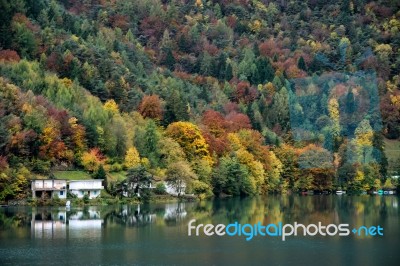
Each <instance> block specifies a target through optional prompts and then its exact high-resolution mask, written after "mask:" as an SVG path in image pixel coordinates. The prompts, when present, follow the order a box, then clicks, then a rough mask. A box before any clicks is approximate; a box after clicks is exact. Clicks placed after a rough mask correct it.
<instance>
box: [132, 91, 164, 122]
mask: <svg viewBox="0 0 400 266" xmlns="http://www.w3.org/2000/svg"><path fill="white" fill-rule="evenodd" d="M138 112H139V113H140V114H141V115H142V116H143V117H144V118H147V117H149V118H152V119H156V120H161V119H162V117H163V113H164V111H163V107H162V103H161V99H160V97H158V95H156V94H154V95H145V96H144V97H143V99H142V101H141V102H140V104H139V108H138Z"/></svg>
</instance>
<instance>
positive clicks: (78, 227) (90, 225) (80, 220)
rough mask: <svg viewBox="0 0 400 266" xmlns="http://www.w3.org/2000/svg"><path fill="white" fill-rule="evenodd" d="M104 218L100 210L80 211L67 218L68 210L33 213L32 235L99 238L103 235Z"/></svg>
mask: <svg viewBox="0 0 400 266" xmlns="http://www.w3.org/2000/svg"><path fill="white" fill-rule="evenodd" d="M102 225H103V219H101V218H100V212H99V211H97V210H89V211H86V212H83V211H78V212H77V213H74V214H72V215H70V216H69V217H68V218H67V212H65V211H59V212H52V213H47V212H43V213H32V220H31V235H32V237H33V238H44V239H56V238H81V237H87V238H97V237H101V229H102Z"/></svg>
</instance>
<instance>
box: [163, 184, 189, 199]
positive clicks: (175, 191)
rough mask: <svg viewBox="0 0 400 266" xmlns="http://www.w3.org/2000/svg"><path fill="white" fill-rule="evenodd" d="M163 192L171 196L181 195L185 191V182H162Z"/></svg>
mask: <svg viewBox="0 0 400 266" xmlns="http://www.w3.org/2000/svg"><path fill="white" fill-rule="evenodd" d="M164 185H165V192H167V193H168V194H170V195H173V196H181V195H185V191H186V183H185V182H179V183H178V184H177V185H175V184H172V183H171V182H164Z"/></svg>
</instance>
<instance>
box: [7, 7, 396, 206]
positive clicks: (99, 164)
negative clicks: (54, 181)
mask: <svg viewBox="0 0 400 266" xmlns="http://www.w3.org/2000/svg"><path fill="white" fill-rule="evenodd" d="M0 10H1V16H0V75H1V77H0V201H3V200H7V199H12V198H18V197H24V196H27V191H29V190H28V187H29V183H28V182H29V180H31V179H33V178H38V177H39V178H40V177H42V178H43V177H50V176H51V175H52V172H53V171H54V170H55V169H57V170H60V169H61V170H62V169H83V170H84V171H87V172H88V173H90V174H92V176H93V177H109V175H110V174H111V173H116V172H121V173H125V171H127V173H128V178H129V176H132V175H134V174H135V173H142V172H143V171H145V172H146V173H147V174H150V175H152V176H154V177H156V178H157V179H159V180H160V179H161V180H162V179H165V180H171V181H173V182H178V181H180V180H183V181H185V182H186V183H187V184H188V188H189V192H190V191H191V192H193V193H195V194H198V195H200V196H201V197H206V196H211V195H213V194H214V195H224V194H227V195H254V194H261V193H272V192H281V193H286V192H288V191H301V190H309V189H315V190H330V189H337V188H339V187H342V188H344V189H347V190H352V191H362V190H372V189H380V188H382V187H384V188H393V187H394V186H395V185H396V184H394V183H395V182H393V181H392V180H391V179H390V178H387V177H388V176H389V175H392V174H395V172H393V171H396V169H397V171H400V162H397V165H396V164H392V168H393V169H391V171H390V173H389V174H388V169H387V168H388V160H387V158H386V156H385V152H384V138H387V139H391V140H399V138H400V76H399V72H400V55H399V52H400V11H399V10H400V2H399V1H397V0H377V1H368V0H353V1H350V0H341V1H326V0H308V1H307V0H305V1H289V0H279V1H278V0H276V1H275V0H272V1H268V0H260V1H258V0H253V1H251V0H233V1H227V0H220V1H201V0H195V1H192V0H171V1H168V0H164V1H160V0H137V1H136V0H135V1H133V0H132V1H127V0H83V1H78V0H60V1H56V0H25V1H23V0H13V1H8V0H0ZM107 181H108V182H107V187H108V190H109V192H110V193H111V194H113V193H114V192H115V191H114V188H115V187H116V186H117V184H116V183H113V181H112V180H109V178H107Z"/></svg>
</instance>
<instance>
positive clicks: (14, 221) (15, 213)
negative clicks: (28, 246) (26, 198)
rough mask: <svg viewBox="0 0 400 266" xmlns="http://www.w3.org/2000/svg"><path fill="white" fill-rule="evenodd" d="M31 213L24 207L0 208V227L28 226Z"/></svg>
mask: <svg viewBox="0 0 400 266" xmlns="http://www.w3.org/2000/svg"><path fill="white" fill-rule="evenodd" d="M30 222H31V213H30V212H27V210H26V209H25V208H22V209H19V208H18V209H16V208H1V209H0V229H1V230H3V229H9V228H16V227H26V226H29V225H30Z"/></svg>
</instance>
